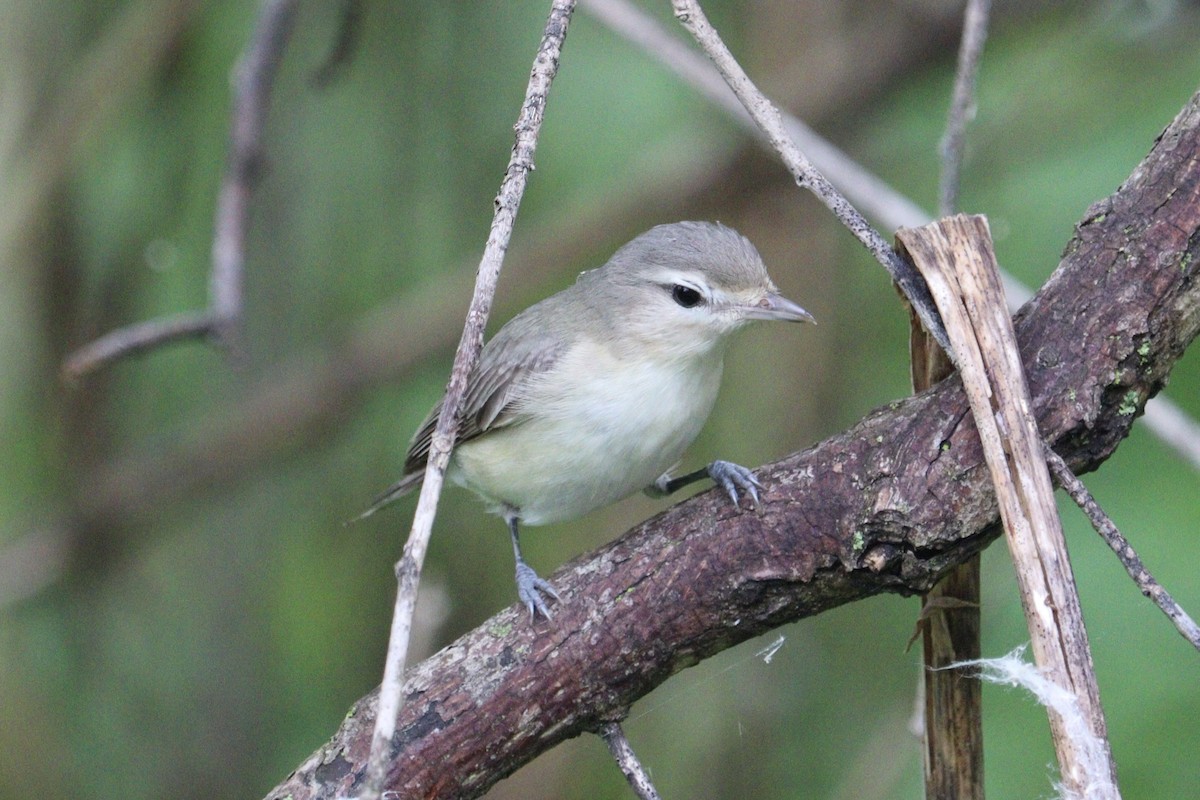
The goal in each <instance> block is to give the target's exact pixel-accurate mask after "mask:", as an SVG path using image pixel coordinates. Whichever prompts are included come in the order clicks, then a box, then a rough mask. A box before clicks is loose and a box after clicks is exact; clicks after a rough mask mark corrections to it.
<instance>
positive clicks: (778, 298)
mask: <svg viewBox="0 0 1200 800" xmlns="http://www.w3.org/2000/svg"><path fill="white" fill-rule="evenodd" d="M742 316H743V317H745V318H746V319H765V320H775V321H778V322H811V323H813V324H814V325H815V324H816V322H817V321H816V320H815V319H813V315H812V314H810V313H808V312H807V311H805V310H804V309H803V308H801V307H800V306H798V305H796V304H795V303H793V302H792V301H791V300H788V299H787V298H786V297H784V296H783V295H780V294H776V293H775V292H768V293H767V295H766V297H764V298H763V299H762V300H759V301H758V302H757V303H755V304H754V305H748V306H743V307H742Z"/></svg>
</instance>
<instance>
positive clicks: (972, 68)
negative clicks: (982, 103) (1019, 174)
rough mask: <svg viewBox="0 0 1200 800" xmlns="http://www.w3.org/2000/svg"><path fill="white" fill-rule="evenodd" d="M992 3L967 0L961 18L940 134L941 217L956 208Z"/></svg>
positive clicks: (939, 210)
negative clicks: (955, 61) (943, 130)
mask: <svg viewBox="0 0 1200 800" xmlns="http://www.w3.org/2000/svg"><path fill="white" fill-rule="evenodd" d="M991 5H992V3H991V0H968V2H967V12H966V14H965V15H964V17H963V35H962V42H961V44H960V45H959V50H958V68H957V70H956V71H955V74H954V90H953V92H952V94H951V98H950V111H949V113H948V114H947V117H946V133H945V135H944V136H943V137H942V146H941V153H942V176H941V181H940V184H939V191H938V216H940V217H946V216H949V215H950V214H953V213H954V212H955V211H957V210H958V193H959V189H960V183H961V181H960V179H959V176H960V175H961V174H962V156H963V141H964V139H965V137H966V132H967V122H968V121H969V119H970V117H972V116H973V115H974V108H975V76H976V75H977V74H978V73H979V57H980V55H982V53H983V43H984V41H985V40H986V39H987V29H988V14H989V12H990V11H991Z"/></svg>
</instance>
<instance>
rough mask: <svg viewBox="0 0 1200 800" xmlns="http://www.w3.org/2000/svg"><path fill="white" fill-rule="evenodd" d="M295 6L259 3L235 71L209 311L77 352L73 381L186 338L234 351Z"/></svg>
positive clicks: (151, 324)
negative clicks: (254, 199)
mask: <svg viewBox="0 0 1200 800" xmlns="http://www.w3.org/2000/svg"><path fill="white" fill-rule="evenodd" d="M297 5H298V0H265V1H264V2H263V5H262V7H261V9H260V11H259V16H258V22H257V23H256V24H255V28H254V33H253V35H252V36H251V39H250V43H249V44H248V45H247V47H246V50H245V52H244V53H243V54H242V56H241V58H240V59H239V60H238V64H237V66H236V67H235V69H234V80H233V109H232V112H231V128H230V141H229V156H228V163H227V165H226V169H225V175H224V177H223V179H222V181H221V188H220V190H219V191H218V194H217V204H216V213H215V219H214V222H213V246H212V269H211V274H210V278H209V308H208V310H207V311H204V312H197V313H193V314H184V315H180V316H178V317H174V318H170V319H165V320H151V321H148V322H142V323H138V324H135V325H131V326H128V327H126V328H121V329H118V330H116V331H112V332H111V333H108V334H106V335H105V336H103V337H101V338H100V339H99V340H97V341H95V342H92V343H91V344H89V345H85V346H84V347H82V348H80V349H79V350H76V351H75V352H74V353H72V354H71V355H69V356H68V357H67V359H66V360H65V362H64V365H63V374H64V376H65V377H66V378H67V379H70V380H78V379H79V378H82V377H83V376H84V375H86V374H87V373H89V372H93V371H95V370H97V369H99V368H101V367H103V366H106V365H108V364H111V363H112V362H113V361H116V360H117V359H120V358H125V357H128V356H130V355H133V354H135V353H143V352H146V351H147V350H150V349H153V348H155V347H159V346H161V345H164V344H168V343H170V342H176V341H181V340H183V339H186V338H196V337H200V336H210V337H212V338H213V339H214V340H215V341H217V342H218V343H219V344H221V345H223V346H225V347H227V348H233V347H235V346H236V342H237V339H238V335H239V329H240V327H241V318H242V284H243V271H244V267H245V262H246V232H247V230H248V228H249V225H250V213H249V211H250V198H251V196H252V195H253V193H254V190H255V188H257V184H258V180H259V178H260V176H261V174H262V161H263V153H262V138H263V131H264V128H265V125H266V118H267V111H268V109H269V107H270V95H271V87H272V86H273V85H274V82H275V76H276V74H277V73H278V71H279V64H280V61H281V60H282V58H283V49H284V46H285V45H286V43H287V40H288V38H289V36H290V35H291V30H292V25H293V22H294V20H295V12H296V7H297Z"/></svg>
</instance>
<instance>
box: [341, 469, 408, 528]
mask: <svg viewBox="0 0 1200 800" xmlns="http://www.w3.org/2000/svg"><path fill="white" fill-rule="evenodd" d="M424 479H425V470H421V471H420V472H410V473H409V474H408V475H405V476H404V477H403V478H401V479H400V480H398V481H396V482H395V483H393V484H392V485H391V486H389V487H388V488H387V489H386V490H385V491H384V492H382V493H381V494H380V495H379V496H378V497H376V498H375V500H374V501H372V503H371V505H370V507H368V508H367V510H366V511H364V512H362V513H361V514H359V515H358V516H357V517H355V518H354V519H352V520H350V521H348V522H347V523H346V524H347V525H352V524H353V523H355V522H361V521H362V520H364V519H366V518H367V517H369V516H371V515H372V514H374V513H375V512H376V511H378V510H379V509H381V508H383V507H384V506H386V505H390V504H391V503H394V502H395V501H396V500H399V499H400V498H401V497H403V496H404V495H406V494H408V493H409V492H411V491H412V490H413V489H415V488H416V487H417V486H418V485H420V483H421V481H423V480H424Z"/></svg>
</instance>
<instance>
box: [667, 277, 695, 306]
mask: <svg viewBox="0 0 1200 800" xmlns="http://www.w3.org/2000/svg"><path fill="white" fill-rule="evenodd" d="M671 299H673V300H674V301H675V302H676V303H678V304H679V305H681V306H683V307H684V308H694V307H695V306H698V305H700V300H701V299H702V298H701V297H700V293H699V292H697V291H696V290H695V289H693V288H692V287H690V286H683V285H682V284H678V283H677V284H675V285H674V286H672V287H671Z"/></svg>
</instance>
